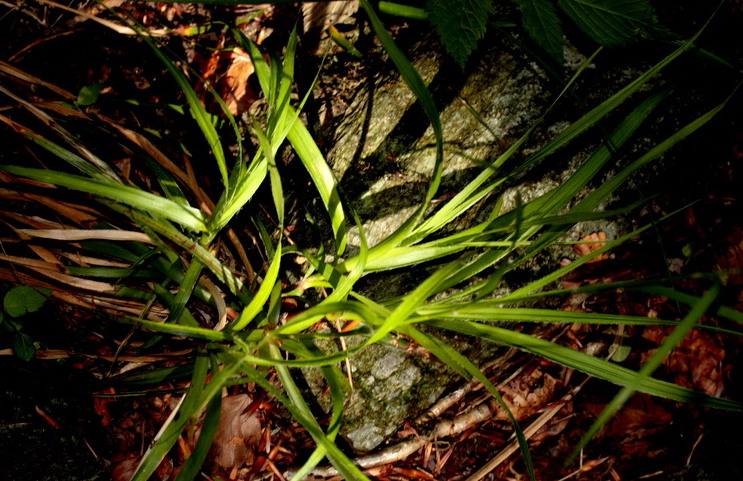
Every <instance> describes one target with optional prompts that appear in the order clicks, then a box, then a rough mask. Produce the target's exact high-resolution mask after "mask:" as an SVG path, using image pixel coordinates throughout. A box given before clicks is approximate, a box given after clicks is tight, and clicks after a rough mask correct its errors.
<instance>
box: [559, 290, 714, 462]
mask: <svg viewBox="0 0 743 481" xmlns="http://www.w3.org/2000/svg"><path fill="white" fill-rule="evenodd" d="M719 294H720V287H719V285H717V284H715V285H714V286H713V287H712V289H710V290H709V291H708V292H707V293H706V294H705V295H704V296H703V297H702V298H701V299H699V301H697V302H696V303H694V305H693V306H692V309H691V311H689V313H688V314H687V315H686V316H684V319H683V320H682V321H681V322H679V323H678V325H677V326H676V328H675V329H674V330H673V331H672V332H671V334H669V335H668V337H667V338H666V339H665V341H663V343H662V344H661V345H660V346H658V349H656V350H655V352H654V353H653V354H652V355H651V356H650V359H648V360H647V362H646V363H645V364H644V365H643V366H642V367H641V368H640V370H639V371H638V372H637V374H636V377H637V379H636V380H635V382H634V383H633V384H632V385H630V386H625V387H624V388H622V390H621V391H619V393H618V394H617V395H616V396H615V397H614V398H613V399H612V400H611V402H609V404H607V405H606V406H605V407H604V409H603V410H602V411H601V414H599V416H598V417H597V418H596V420H595V421H594V422H593V424H592V425H591V427H590V428H588V431H586V432H585V433H584V434H583V436H582V438H581V440H580V442H579V443H578V445H577V446H576V447H575V448H574V449H573V453H572V454H571V456H570V459H575V456H576V455H577V454H578V453H579V452H580V451H581V450H582V449H583V448H584V447H585V446H586V444H588V441H590V440H591V438H593V436H595V435H596V433H598V431H599V429H601V427H602V426H603V425H604V424H606V422H607V421H609V419H610V418H611V417H612V416H613V415H614V414H616V412H617V411H618V410H619V409H620V408H621V407H622V406H623V405H624V403H626V402H627V401H628V400H629V398H630V397H631V396H632V395H633V394H634V393H635V390H636V389H635V385H637V384H639V383H640V381H641V380H645V379H650V375H651V374H652V373H653V372H654V371H655V370H656V369H658V368H659V367H660V365H661V364H663V361H664V360H665V359H666V358H667V357H668V355H669V354H671V351H672V350H673V349H675V348H676V346H678V345H679V343H680V342H681V341H682V340H683V339H684V337H686V335H687V334H688V333H689V331H690V330H691V329H692V328H693V327H694V325H695V324H696V323H697V321H698V320H699V319H700V318H701V317H702V316H703V315H704V313H705V312H706V311H707V309H709V308H710V306H711V305H712V303H713V302H714V300H715V299H716V298H717V296H718V295H719Z"/></svg>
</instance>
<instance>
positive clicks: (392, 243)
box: [360, 0, 444, 251]
mask: <svg viewBox="0 0 743 481" xmlns="http://www.w3.org/2000/svg"><path fill="white" fill-rule="evenodd" d="M360 5H361V7H362V8H363V9H364V11H366V14H367V15H368V16H369V20H370V22H371V25H372V28H373V29H374V32H375V33H376V35H377V38H378V39H379V41H380V43H381V44H382V47H384V49H385V51H386V52H387V54H388V55H389V56H390V59H391V60H392V62H393V63H394V64H395V67H396V68H397V70H398V72H400V75H401V76H402V78H403V80H405V83H407V84H408V87H410V90H411V91H412V92H413V93H414V94H415V96H416V98H417V99H418V101H419V102H420V104H421V106H422V107H423V110H424V111H425V113H426V116H427V117H428V120H429V122H431V128H432V129H433V134H434V138H435V139H436V160H435V163H434V169H433V174H432V176H431V180H430V181H429V184H428V188H427V190H426V194H425V197H424V198H423V199H422V202H421V204H420V207H419V208H418V209H417V211H416V212H415V213H414V214H413V215H412V217H410V218H409V219H408V220H407V221H406V222H405V223H403V225H402V226H400V227H399V228H398V229H397V230H396V231H395V232H394V233H393V234H391V235H390V236H388V237H387V238H386V239H384V240H383V241H382V242H380V243H379V244H377V245H376V246H374V247H373V248H372V250H377V251H384V250H387V249H389V248H391V247H396V246H397V245H399V243H400V241H402V240H403V239H404V238H405V237H407V235H408V234H409V233H410V232H411V231H412V230H413V228H415V226H416V225H417V224H418V222H419V221H420V220H421V218H422V217H423V215H424V214H425V212H426V210H427V209H428V204H429V202H430V201H431V199H433V198H434V196H435V195H436V191H438V189H439V185H440V184H441V174H442V172H443V164H444V132H443V128H442V126H441V118H440V116H439V111H438V108H437V107H436V103H435V102H434V100H433V96H432V94H431V92H430V91H429V90H428V87H427V86H426V84H425V82H424V81H423V79H422V78H421V76H420V74H419V73H418V71H417V70H416V69H415V67H414V66H413V64H411V63H410V61H409V60H408V59H407V57H406V56H405V54H404V53H403V52H402V51H401V50H400V48H399V47H398V46H397V44H395V41H394V40H393V39H392V37H391V36H390V34H389V33H387V30H386V29H385V27H384V24H383V23H382V21H381V20H380V19H379V17H378V16H377V14H376V12H375V10H374V7H373V6H372V5H371V3H370V2H369V1H368V0H361V1H360Z"/></svg>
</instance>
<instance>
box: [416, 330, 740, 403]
mask: <svg viewBox="0 0 743 481" xmlns="http://www.w3.org/2000/svg"><path fill="white" fill-rule="evenodd" d="M427 324H429V325H432V326H436V327H441V328H443V329H447V330H450V331H454V332H460V333H462V334H467V335H470V336H476V337H480V338H483V339H488V340H490V341H493V342H495V343H497V344H503V345H507V346H511V347H516V348H519V349H521V350H524V351H527V352H530V353H532V354H536V355H537V356H541V357H543V358H545V359H549V360H551V361H554V362H556V363H558V364H562V365H563V366H567V367H570V368H573V369H577V370H578V371H581V372H583V373H586V374H589V375H591V376H594V377H597V378H599V379H603V380H604V381H608V382H610V383H613V384H618V385H620V386H632V387H633V388H634V389H636V390H638V391H641V392H644V393H646V394H651V395H653V396H659V397H662V398H666V399H670V400H672V401H679V402H694V403H697V404H699V405H702V406H707V407H712V408H716V409H724V410H728V411H737V412H743V403H740V402H738V401H732V400H728V399H722V398H717V397H714V396H709V395H706V394H703V393H700V392H697V391H693V390H691V389H687V388H684V387H681V386H677V385H676V384H672V383H669V382H665V381H660V380H658V379H653V378H649V377H646V378H639V379H638V376H637V373H636V372H635V371H633V370H631V369H627V368H625V367H622V366H618V365H616V364H613V363H611V362H609V361H605V360H603V359H599V358H596V357H593V356H589V355H588V354H585V353H583V352H580V351H574V350H573V349H570V348H567V347H564V346H560V345H559V344H555V343H553V342H550V341H545V340H543V339H539V338H536V337H533V336H529V335H527V334H522V333H519V332H514V331H511V330H508V329H503V328H500V327H495V326H490V325H486V324H479V323H476V322H461V321H446V320H432V321H428V323H427Z"/></svg>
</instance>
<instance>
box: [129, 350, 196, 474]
mask: <svg viewBox="0 0 743 481" xmlns="http://www.w3.org/2000/svg"><path fill="white" fill-rule="evenodd" d="M208 362H209V361H208V359H207V358H206V356H201V355H199V356H197V357H196V361H195V363H194V370H193V376H192V378H191V386H190V387H189V388H188V392H187V393H186V394H185V395H184V397H183V398H182V400H181V403H180V405H179V406H177V407H176V408H175V410H174V411H173V413H172V414H171V415H170V418H169V420H170V422H169V423H168V424H167V426H166V427H165V429H164V430H161V432H160V433H158V436H157V441H156V442H155V443H154V444H153V445H152V446H150V447H149V449H148V450H147V452H146V453H145V455H144V457H143V458H142V461H141V462H140V464H139V466H138V467H137V470H136V471H135V472H134V475H133V476H132V478H131V480H130V481H147V480H148V479H149V478H150V476H151V475H152V474H153V473H154V472H155V470H156V469H157V467H158V466H159V465H160V462H161V461H162V460H163V458H164V457H165V455H166V454H168V451H170V448H172V447H173V445H174V444H175V442H176V441H177V440H178V436H180V434H181V431H183V428H185V427H186V424H188V421H189V419H190V418H191V416H192V415H193V414H194V413H195V412H196V411H197V409H198V407H199V398H200V396H201V393H202V389H203V387H204V383H205V381H206V374H207V370H208Z"/></svg>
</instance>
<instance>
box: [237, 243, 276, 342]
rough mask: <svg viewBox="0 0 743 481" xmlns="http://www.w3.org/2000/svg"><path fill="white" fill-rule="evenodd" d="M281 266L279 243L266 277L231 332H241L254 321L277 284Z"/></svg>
mask: <svg viewBox="0 0 743 481" xmlns="http://www.w3.org/2000/svg"><path fill="white" fill-rule="evenodd" d="M280 266H281V242H279V243H278V245H277V246H276V252H275V253H274V256H273V260H272V261H271V266H270V267H269V268H268V271H267V272H266V276H265V278H264V279H263V282H262V283H261V286H260V287H259V288H258V292H256V294H255V297H253V299H251V301H250V303H249V304H248V305H247V306H245V308H244V309H243V310H242V312H241V313H240V315H239V316H238V317H237V319H235V320H234V322H233V323H232V324H231V325H230V327H229V328H230V329H231V330H233V331H241V330H243V329H244V328H245V326H247V325H248V323H249V322H250V321H252V320H253V319H255V316H257V315H258V313H259V312H260V311H261V309H263V305H264V304H265V303H266V301H267V300H268V297H269V296H270V295H271V291H272V290H273V288H274V285H275V284H276V283H277V282H278V278H279V267H280Z"/></svg>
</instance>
